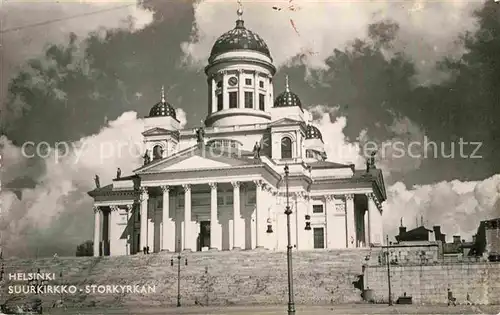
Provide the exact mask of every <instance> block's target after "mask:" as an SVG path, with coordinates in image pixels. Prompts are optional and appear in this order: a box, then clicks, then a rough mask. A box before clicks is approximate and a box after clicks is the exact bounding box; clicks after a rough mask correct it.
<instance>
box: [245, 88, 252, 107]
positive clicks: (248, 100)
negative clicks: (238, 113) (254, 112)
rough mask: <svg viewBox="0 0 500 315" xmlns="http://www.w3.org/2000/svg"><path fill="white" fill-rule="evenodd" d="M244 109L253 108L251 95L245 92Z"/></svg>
mask: <svg viewBox="0 0 500 315" xmlns="http://www.w3.org/2000/svg"><path fill="white" fill-rule="evenodd" d="M245 108H253V93H252V92H245Z"/></svg>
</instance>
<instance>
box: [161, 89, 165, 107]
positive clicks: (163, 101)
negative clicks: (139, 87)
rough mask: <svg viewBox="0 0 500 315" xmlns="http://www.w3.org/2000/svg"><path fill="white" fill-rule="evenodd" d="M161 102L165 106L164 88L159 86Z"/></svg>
mask: <svg viewBox="0 0 500 315" xmlns="http://www.w3.org/2000/svg"><path fill="white" fill-rule="evenodd" d="M161 102H162V103H163V104H165V86H163V85H162V86H161Z"/></svg>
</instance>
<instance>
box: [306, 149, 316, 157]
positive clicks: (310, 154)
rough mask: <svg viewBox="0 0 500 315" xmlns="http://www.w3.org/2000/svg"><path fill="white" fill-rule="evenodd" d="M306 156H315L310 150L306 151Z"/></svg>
mask: <svg viewBox="0 0 500 315" xmlns="http://www.w3.org/2000/svg"><path fill="white" fill-rule="evenodd" d="M306 158H310V159H312V158H314V155H313V153H312V152H311V151H310V150H307V151H306Z"/></svg>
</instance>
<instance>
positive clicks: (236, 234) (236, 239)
mask: <svg viewBox="0 0 500 315" xmlns="http://www.w3.org/2000/svg"><path fill="white" fill-rule="evenodd" d="M231 185H233V249H241V248H242V245H243V244H242V243H243V242H242V238H241V236H242V234H241V230H240V225H241V211H240V206H241V201H240V186H241V183H240V182H232V183H231Z"/></svg>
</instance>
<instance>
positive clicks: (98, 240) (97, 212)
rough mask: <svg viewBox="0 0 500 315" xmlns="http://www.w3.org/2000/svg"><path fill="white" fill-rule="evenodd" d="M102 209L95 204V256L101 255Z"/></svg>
mask: <svg viewBox="0 0 500 315" xmlns="http://www.w3.org/2000/svg"><path fill="white" fill-rule="evenodd" d="M101 213H102V211H101V209H100V208H99V207H97V206H94V257H99V256H100V253H99V252H100V248H101V246H100V245H101V238H102V231H101Z"/></svg>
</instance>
